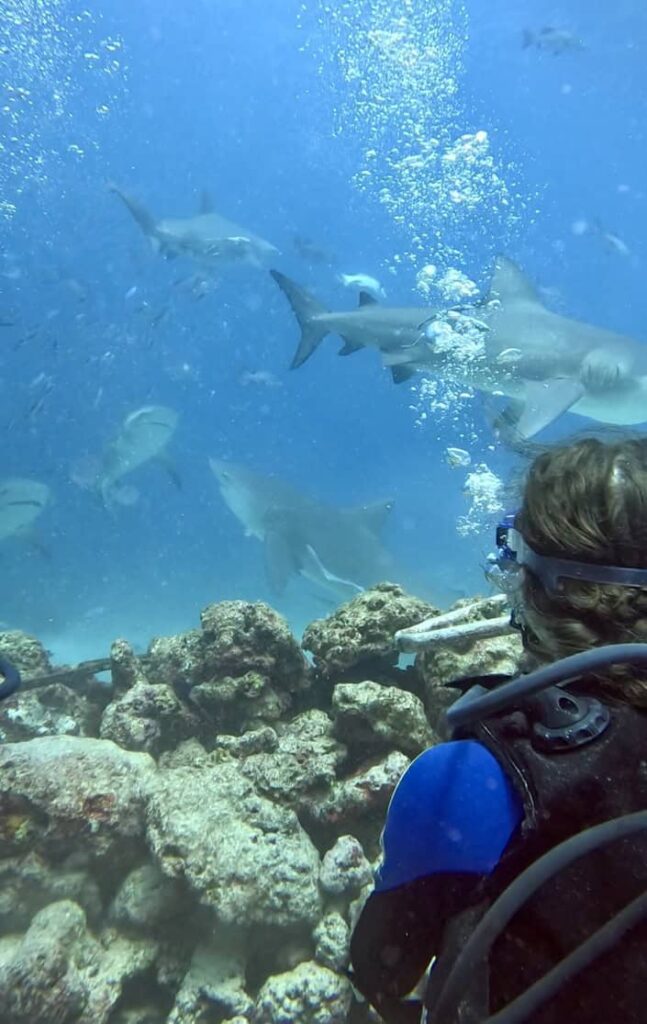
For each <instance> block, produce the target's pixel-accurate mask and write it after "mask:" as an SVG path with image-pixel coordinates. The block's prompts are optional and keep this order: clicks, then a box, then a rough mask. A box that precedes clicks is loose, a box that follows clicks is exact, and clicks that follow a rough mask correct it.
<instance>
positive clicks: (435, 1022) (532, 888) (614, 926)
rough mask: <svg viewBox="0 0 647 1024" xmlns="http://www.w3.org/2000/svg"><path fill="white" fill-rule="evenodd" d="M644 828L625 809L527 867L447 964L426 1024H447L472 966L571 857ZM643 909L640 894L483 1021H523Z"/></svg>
mask: <svg viewBox="0 0 647 1024" xmlns="http://www.w3.org/2000/svg"><path fill="white" fill-rule="evenodd" d="M645 829H647V811H637V812H635V813H634V814H625V815H623V816H622V817H620V818H614V819H613V820H612V821H605V822H604V823H603V824H601V825H594V826H593V827H592V828H588V829H586V830H585V831H584V832H579V833H578V834H577V835H575V836H571V838H570V839H567V840H565V842H563V843H560V844H559V846H555V847H553V849H552V850H549V851H548V853H545V854H544V855H543V857H540V858H539V860H536V861H535V862H534V864H531V865H530V867H529V868H526V870H525V871H523V872H522V873H521V874H520V875H519V876H518V877H517V878H515V880H514V882H512V883H511V885H509V886H508V888H507V889H506V890H505V891H504V892H503V893H502V894H501V895H500V896H499V898H498V899H497V900H496V902H495V903H493V904H492V906H491V907H490V909H489V910H488V912H487V913H486V914H485V915H484V916H483V917H482V918H481V920H480V921H479V923H478V925H477V926H476V928H475V929H474V931H473V933H472V935H471V938H470V939H469V941H468V942H467V944H466V945H465V946H464V948H463V950H462V952H461V954H460V955H459V957H458V959H457V960H456V963H455V964H454V966H453V967H452V969H451V971H450V973H449V977H448V978H447V981H446V982H445V985H444V986H443V989H442V991H441V993H440V995H439V997H438V1000H437V1002H436V1005H435V1006H434V1007H433V1008H430V1011H429V1015H428V1018H427V1021H428V1024H450V1022H451V1021H455V1020H456V1019H457V1016H456V1015H457V1011H458V1007H459V1004H460V1001H461V998H462V996H463V994H464V992H465V991H467V989H468V988H469V982H470V978H471V976H472V974H473V972H474V970H475V968H476V967H478V965H480V964H482V963H483V961H484V960H486V958H487V957H488V955H489V952H490V949H491V947H492V945H493V943H494V942H495V940H496V939H497V938H498V937H499V935H500V934H501V932H502V931H503V930H504V928H505V927H506V925H507V924H508V922H509V921H510V919H511V918H512V917H514V915H515V914H516V913H517V911H518V910H519V908H520V907H521V906H523V904H524V903H526V902H527V900H529V899H530V897H531V896H533V895H534V893H535V892H536V890H537V889H539V888H540V887H541V886H542V885H543V884H544V883H545V882H546V881H548V879H550V878H552V877H553V876H554V875H557V874H559V872H560V871H562V870H563V869H564V868H566V867H568V865H569V864H571V863H572V861H574V860H577V859H578V858H579V857H583V856H584V855H585V854H587V853H590V852H591V851H592V850H597V849H598V848H599V847H600V846H605V845H606V844H607V843H611V842H613V841H614V840H617V839H624V838H626V837H627V836H631V835H634V834H635V833H636V832H642V831H644V830H645ZM645 913H647V894H644V893H643V894H642V895H641V896H640V897H638V898H637V899H636V900H634V901H633V903H630V904H628V905H627V906H626V907H625V908H624V909H623V910H622V911H620V912H619V913H618V914H617V915H616V916H615V917H613V918H612V919H611V920H610V921H608V922H607V923H606V924H605V925H603V926H602V928H600V929H598V930H597V931H596V932H594V933H593V935H591V936H590V937H589V938H588V939H587V940H586V941H585V942H584V943H582V945H581V946H578V947H577V949H575V950H573V952H572V953H570V954H569V956H568V957H566V958H565V959H564V960H563V961H561V963H559V964H557V965H556V967H555V968H553V969H552V970H551V971H549V973H548V974H547V975H545V976H544V977H543V978H541V979H540V980H539V981H537V982H536V983H535V984H534V985H533V986H531V988H530V989H528V990H527V991H526V992H525V993H523V994H522V995H521V996H519V997H518V998H517V999H516V1000H514V1002H513V1003H511V1004H510V1005H509V1006H507V1007H506V1008H505V1009H503V1010H501V1011H499V1013H498V1014H495V1015H494V1017H490V1018H488V1020H487V1022H484V1024H517V1022H518V1021H521V1020H523V1019H524V1015H527V1014H528V1013H531V1012H533V1011H534V1010H536V1009H537V1008H538V1007H540V1006H542V1005H543V1003H545V1002H546V1000H547V999H550V998H551V996H552V995H554V993H555V992H556V991H557V989H558V988H559V987H560V986H561V985H563V984H564V983H565V982H566V981H568V979H569V978H571V977H573V975H574V974H576V973H577V972H578V971H581V970H582V969H583V968H584V967H586V966H587V965H588V964H590V963H591V962H592V960H594V959H595V957H597V956H599V955H600V953H602V952H604V951H605V950H606V949H608V948H609V947H610V946H611V945H613V943H614V942H617V941H618V939H619V938H620V937H621V936H622V935H623V934H624V932H625V931H626V930H627V929H628V928H630V927H632V926H633V925H634V924H635V923H636V921H638V920H640V918H641V917H642V916H644V914H645ZM525 999H527V1000H528V1003H522V1002H521V1001H522V1000H525ZM508 1011H509V1012H510V1016H509V1017H508V1016H505V1014H506V1013H508Z"/></svg>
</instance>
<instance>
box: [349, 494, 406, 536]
mask: <svg viewBox="0 0 647 1024" xmlns="http://www.w3.org/2000/svg"><path fill="white" fill-rule="evenodd" d="M394 504H395V502H394V501H393V499H392V498H389V499H388V500H387V501H375V502H373V503H372V504H371V505H360V507H359V508H354V509H352V510H351V515H353V516H355V518H356V519H359V520H360V521H361V522H362V523H363V524H364V526H365V527H366V528H367V529H368V530H371V532H372V533H374V534H380V533H381V532H382V530H383V529H384V527H385V525H386V521H387V519H388V517H389V513H390V512H391V511H392V509H393V506H394Z"/></svg>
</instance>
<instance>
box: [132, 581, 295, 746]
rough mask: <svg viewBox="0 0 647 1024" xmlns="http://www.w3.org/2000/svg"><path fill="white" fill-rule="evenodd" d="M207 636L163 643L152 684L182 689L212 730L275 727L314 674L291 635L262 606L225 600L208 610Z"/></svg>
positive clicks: (153, 661)
mask: <svg viewBox="0 0 647 1024" xmlns="http://www.w3.org/2000/svg"><path fill="white" fill-rule="evenodd" d="M200 619H201V624H202V629H201V630H192V631H190V632H189V633H184V634H181V635H179V636H174V637H158V638H157V639H156V640H154V641H153V642H152V644H151V646H150V649H149V654H148V657H147V671H148V674H149V678H151V680H153V681H155V682H166V683H168V684H170V685H173V686H178V685H181V686H182V687H183V688H184V689H186V690H188V691H189V693H190V699H191V702H192V703H193V705H194V706H196V707H197V708H199V709H200V711H201V712H202V714H203V715H204V716H206V718H207V719H208V720H209V721H210V722H211V724H212V725H213V727H214V731H225V732H227V731H234V732H236V731H238V732H240V731H243V730H244V729H246V728H250V727H254V725H255V724H256V725H258V724H259V723H263V722H267V721H270V722H272V721H276V720H278V719H279V718H281V716H282V715H284V714H285V713H286V711H287V710H288V709H289V708H290V706H291V702H292V695H293V694H295V693H298V692H300V691H302V690H304V689H306V688H307V686H308V685H309V682H310V669H309V666H308V664H307V661H306V659H305V658H304V656H303V652H302V651H301V649H300V647H299V645H298V643H297V641H296V640H295V638H294V637H293V636H292V633H291V632H290V628H289V626H288V624H287V622H286V621H285V619H283V618H282V616H280V615H279V614H278V613H277V612H275V611H274V609H272V608H270V607H269V605H266V604H263V603H262V602H254V603H251V602H247V601H222V602H221V603H219V604H212V605H209V606H208V607H207V608H205V609H204V610H203V611H202V613H201V616H200Z"/></svg>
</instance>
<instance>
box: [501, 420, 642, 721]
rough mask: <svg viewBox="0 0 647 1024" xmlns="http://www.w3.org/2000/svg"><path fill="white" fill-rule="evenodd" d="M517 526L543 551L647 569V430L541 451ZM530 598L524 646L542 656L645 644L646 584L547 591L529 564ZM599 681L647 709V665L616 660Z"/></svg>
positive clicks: (566, 584)
mask: <svg viewBox="0 0 647 1024" xmlns="http://www.w3.org/2000/svg"><path fill="white" fill-rule="evenodd" d="M516 525H517V528H518V529H519V530H520V532H521V534H522V535H523V537H524V539H525V540H526V541H527V543H528V544H529V545H530V546H531V547H532V548H534V550H535V551H537V552H538V553H539V554H543V555H555V556H557V557H561V558H573V559H576V560H579V561H586V562H593V563H598V564H604V565H619V566H627V567H631V568H641V569H644V568H647V438H636V439H625V440H614V441H601V440H599V439H597V438H585V439H583V440H578V441H575V442H571V443H570V444H566V445H563V446H560V447H557V448H553V449H551V450H549V451H547V452H544V453H543V454H542V455H539V456H538V458H536V459H535V461H534V462H533V464H532V465H531V467H530V470H529V473H528V477H527V480H526V485H525V490H524V497H523V504H522V508H521V511H520V513H519V515H518V517H517V521H516ZM522 598H523V617H524V620H525V623H526V626H527V628H528V635H527V639H526V648H527V650H528V653H529V654H530V655H531V656H532V657H534V658H536V659H537V660H538V661H542V662H546V661H555V660H557V659H558V658H563V657H566V655H569V654H574V653H576V652H577V651H583V650H587V649H588V648H590V647H598V646H601V645H602V644H607V643H636V642H640V643H645V642H647V588H643V587H620V586H611V585H607V584H605V585H602V584H598V583H585V582H581V581H579V580H564V581H563V588H562V589H561V591H560V593H559V594H553V593H550V594H549V593H547V592H546V590H544V588H543V586H542V585H541V583H540V582H539V580H538V579H537V578H536V577H535V576H534V575H533V574H532V573H531V572H530V571H528V570H524V575H523V584H522ZM600 683H601V685H602V686H603V687H604V689H606V690H607V691H608V692H609V693H610V694H612V695H613V696H615V697H616V698H620V699H621V700H625V701H628V702H630V703H632V704H635V705H640V706H642V707H647V673H644V672H643V673H639V672H637V671H635V670H634V669H632V670H631V671H629V670H627V669H626V668H622V667H618V668H613V669H611V670H609V672H608V673H607V674H605V676H604V677H603V678H602V677H601V678H600Z"/></svg>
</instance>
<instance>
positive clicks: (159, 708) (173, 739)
mask: <svg viewBox="0 0 647 1024" xmlns="http://www.w3.org/2000/svg"><path fill="white" fill-rule="evenodd" d="M202 731H203V723H202V722H201V720H200V718H199V716H198V714H197V712H196V711H195V710H192V709H191V708H190V707H187V706H186V705H185V704H184V703H182V701H180V699H179V698H178V696H177V695H176V693H175V692H174V690H173V689H172V688H171V687H170V686H168V685H167V684H166V683H158V684H153V683H149V682H147V681H146V680H143V679H138V680H137V681H136V682H135V683H134V684H133V685H132V686H131V687H130V689H128V690H126V691H125V692H124V693H122V694H121V696H119V697H118V698H117V699H116V700H114V701H112V703H111V704H108V706H107V708H106V709H105V711H104V712H103V716H102V718H101V727H100V735H101V737H102V738H103V739H106V740H113V741H114V742H115V743H118V744H119V746H120V747H123V748H124V749H125V750H140V751H144V752H145V753H147V754H152V755H153V757H157V756H158V755H159V754H161V753H162V751H164V750H172V749H173V748H174V747H177V745H178V744H179V743H181V742H182V741H183V740H186V739H189V738H190V737H191V736H195V735H200V734H201V733H202Z"/></svg>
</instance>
